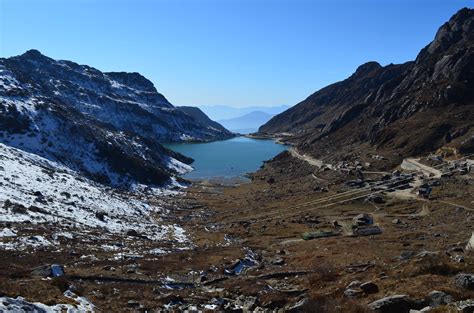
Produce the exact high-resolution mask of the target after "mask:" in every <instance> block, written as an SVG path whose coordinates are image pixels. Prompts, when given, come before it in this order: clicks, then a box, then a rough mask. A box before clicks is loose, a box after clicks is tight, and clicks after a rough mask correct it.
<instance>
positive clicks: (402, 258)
mask: <svg viewBox="0 0 474 313" xmlns="http://www.w3.org/2000/svg"><path fill="white" fill-rule="evenodd" d="M414 255H415V252H413V251H403V252H402V253H401V254H400V256H399V257H398V259H399V260H400V261H407V260H409V259H411V258H412V257H413V256H414Z"/></svg>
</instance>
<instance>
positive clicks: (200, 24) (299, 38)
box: [0, 0, 473, 107]
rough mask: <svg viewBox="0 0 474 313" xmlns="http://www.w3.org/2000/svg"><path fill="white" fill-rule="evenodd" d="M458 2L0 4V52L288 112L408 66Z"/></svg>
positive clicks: (47, 0) (51, 0)
mask: <svg viewBox="0 0 474 313" xmlns="http://www.w3.org/2000/svg"><path fill="white" fill-rule="evenodd" d="M465 6H467V7H472V6H473V1H472V0H471V1H463V0H398V1H395V0H359V1H356V0H339V1H338V0H326V1H322V0H321V1H317V0H313V1H303V0H274V1H271V0H252V1H250V0H199V1H198V0H187V1H185V0H166V1H165V0H156V1H152V0H128V1H125V0H62V1H60V0H0V56H2V57H9V56H13V55H18V54H21V53H23V52H25V51H26V50H28V49H32V48H34V49H38V50H40V51H41V52H42V53H43V54H45V55H48V56H50V57H52V58H55V59H67V60H72V61H75V62H78V63H80V64H87V65H90V66H93V67H96V68H98V69H100V70H102V71H133V72H140V73H142V74H143V75H145V76H146V77H147V78H149V79H150V80H152V81H153V83H154V84H155V86H156V87H157V89H158V90H159V91H160V92H162V93H163V94H164V95H165V96H166V97H167V98H168V99H169V100H170V101H171V102H172V103H173V104H175V105H218V104H221V105H231V106H240V107H243V106H250V105H265V106H273V105H281V104H288V105H293V104H295V103H297V102H299V101H300V100H302V99H304V98H306V97H307V96H308V95H309V94H311V93H313V92H314V91H316V90H318V89H319V88H321V87H324V86H326V85H328V84H330V83H333V82H335V81H338V80H341V79H344V78H345V77H347V76H348V75H350V74H351V73H352V72H354V70H355V69H356V68H357V66H358V65H360V64H362V63H365V62H367V61H372V60H374V61H378V62H379V63H381V64H382V65H386V64H388V63H401V62H405V61H408V60H413V59H414V58H415V57H416V55H417V53H418V51H419V50H420V49H421V48H423V47H424V46H425V45H426V44H427V43H429V42H430V41H431V40H432V39H433V37H434V35H435V32H436V30H437V29H438V27H439V26H441V24H442V23H444V22H445V21H447V20H448V19H449V17H450V16H451V15H452V14H454V13H455V12H456V11H457V10H459V9H460V8H462V7H465Z"/></svg>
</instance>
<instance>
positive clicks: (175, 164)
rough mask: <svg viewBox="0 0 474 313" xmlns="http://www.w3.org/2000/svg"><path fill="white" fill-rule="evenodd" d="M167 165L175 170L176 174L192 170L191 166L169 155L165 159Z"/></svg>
mask: <svg viewBox="0 0 474 313" xmlns="http://www.w3.org/2000/svg"><path fill="white" fill-rule="evenodd" d="M167 167H168V168H170V169H172V170H175V171H176V172H177V173H178V174H181V175H183V174H186V173H189V172H191V171H192V170H193V167H192V166H190V165H188V164H185V163H183V162H181V161H178V160H176V159H175V158H172V157H169V158H168V161H167Z"/></svg>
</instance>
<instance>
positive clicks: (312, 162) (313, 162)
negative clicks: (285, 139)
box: [290, 148, 331, 168]
mask: <svg viewBox="0 0 474 313" xmlns="http://www.w3.org/2000/svg"><path fill="white" fill-rule="evenodd" d="M290 154H291V155H292V156H293V157H295V158H297V159H299V160H301V161H304V162H306V163H308V164H309V165H311V166H316V167H318V168H321V167H323V165H326V166H328V167H331V165H330V164H324V162H323V161H321V160H318V159H315V158H313V157H311V156H309V155H307V154H301V153H299V152H298V150H296V148H290Z"/></svg>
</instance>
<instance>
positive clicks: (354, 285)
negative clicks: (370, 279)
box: [346, 280, 362, 289]
mask: <svg viewBox="0 0 474 313" xmlns="http://www.w3.org/2000/svg"><path fill="white" fill-rule="evenodd" d="M361 284H362V282H361V281H360V280H353V281H351V282H350V283H349V285H347V287H346V289H354V288H359V286H360V285H361Z"/></svg>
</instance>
